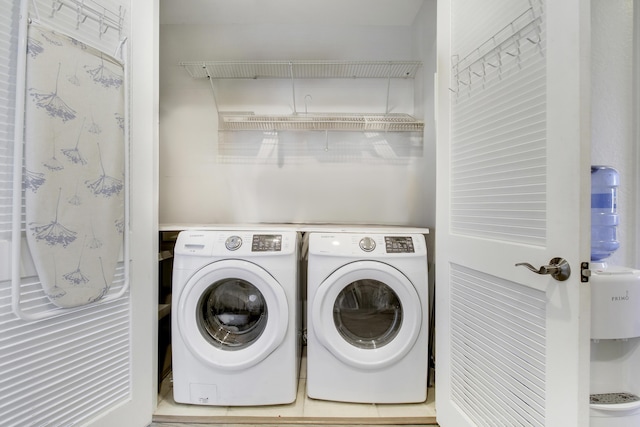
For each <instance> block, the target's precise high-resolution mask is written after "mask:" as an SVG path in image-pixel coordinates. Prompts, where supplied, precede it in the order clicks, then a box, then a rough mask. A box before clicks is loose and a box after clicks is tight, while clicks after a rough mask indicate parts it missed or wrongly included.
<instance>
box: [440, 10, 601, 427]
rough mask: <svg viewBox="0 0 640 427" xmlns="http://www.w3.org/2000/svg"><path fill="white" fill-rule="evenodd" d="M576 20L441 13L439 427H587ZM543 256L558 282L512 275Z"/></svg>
mask: <svg viewBox="0 0 640 427" xmlns="http://www.w3.org/2000/svg"><path fill="white" fill-rule="evenodd" d="M588 10H589V2H588V1H586V2H585V1H579V0H571V1H563V2H545V1H540V0H530V1H527V0H518V1H516V0H484V1H476V0H451V1H439V2H438V58H439V64H438V86H439V87H438V99H439V106H438V162H437V163H438V173H437V179H438V200H437V220H436V223H437V243H436V246H437V278H436V297H437V301H436V304H437V310H436V315H437V321H436V322H437V323H436V330H437V335H436V337H437V338H436V339H437V342H436V352H437V356H436V364H437V369H436V375H437V378H436V382H437V387H436V389H437V395H436V405H437V413H438V422H439V423H440V425H441V426H443V427H464V426H486V427H490V426H491V427H493V426H562V427H571V426H573V427H578V426H585V425H588V405H587V404H588V363H589V349H588V342H589V340H588V326H589V323H588V299H586V298H587V295H588V285H587V284H582V283H581V278H580V261H581V260H583V261H587V260H588V245H589V231H588V230H589V228H588V225H589V224H588V211H589V198H588V194H589V175H588V171H589V151H590V148H589V147H590V145H589V134H588V130H589V115H588V113H589V102H590V100H589V85H588V63H587V62H586V61H587V59H588V55H585V54H584V53H585V52H588V23H589V13H588ZM554 257H562V258H565V259H566V260H568V261H569V264H570V266H571V268H572V273H571V276H570V277H569V279H568V280H566V281H562V282H561V281H557V280H554V279H553V278H552V277H551V276H549V275H537V274H535V273H532V272H530V271H529V270H527V269H525V268H523V267H516V266H515V264H517V263H521V262H528V263H531V264H534V265H535V266H536V267H538V266H542V265H545V264H548V263H549V261H550V260H551V259H552V258H554Z"/></svg>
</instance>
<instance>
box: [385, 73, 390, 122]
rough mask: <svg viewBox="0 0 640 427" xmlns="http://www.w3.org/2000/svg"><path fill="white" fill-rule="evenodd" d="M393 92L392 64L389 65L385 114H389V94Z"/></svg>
mask: <svg viewBox="0 0 640 427" xmlns="http://www.w3.org/2000/svg"><path fill="white" fill-rule="evenodd" d="M390 92H391V62H389V64H388V65H387V106H386V108H385V109H384V113H385V114H389V93H390Z"/></svg>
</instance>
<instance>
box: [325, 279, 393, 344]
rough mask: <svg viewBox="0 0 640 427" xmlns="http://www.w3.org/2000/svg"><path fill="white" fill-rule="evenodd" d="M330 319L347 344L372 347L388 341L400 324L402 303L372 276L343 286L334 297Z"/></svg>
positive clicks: (387, 287)
mask: <svg viewBox="0 0 640 427" xmlns="http://www.w3.org/2000/svg"><path fill="white" fill-rule="evenodd" d="M333 321H334V324H335V326H336V328H337V330H338V332H339V333H340V335H341V336H342V338H344V339H345V340H346V341H347V342H349V343H350V344H351V345H353V346H355V347H358V348H363V349H375V348H380V347H383V346H385V345H387V344H389V343H390V342H391V341H393V339H394V338H395V337H396V335H397V334H398V331H399V330H400V327H401V326H402V304H401V303H400V299H399V298H398V295H396V293H395V292H394V291H393V289H391V288H390V287H389V286H387V285H386V284H384V283H382V282H380V281H378V280H373V279H364V280H357V281H355V282H352V283H350V284H349V285H347V286H346V287H345V288H344V289H343V290H342V291H341V292H340V293H339V294H338V296H337V298H336V299H335V303H334V305H333Z"/></svg>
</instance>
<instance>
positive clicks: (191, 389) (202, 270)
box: [171, 230, 301, 406]
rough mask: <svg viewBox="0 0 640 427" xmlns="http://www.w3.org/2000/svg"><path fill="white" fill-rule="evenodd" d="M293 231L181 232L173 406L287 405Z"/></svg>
mask: <svg viewBox="0 0 640 427" xmlns="http://www.w3.org/2000/svg"><path fill="white" fill-rule="evenodd" d="M299 246H300V245H299V240H298V234H297V233H296V232H295V231H269V230H261V231H183V232H181V233H180V234H179V236H178V239H177V241H176V246H175V251H174V255H175V256H174V267H173V292H172V298H173V301H174V303H173V311H172V319H171V325H172V353H173V396H174V400H175V401H176V402H179V403H191V404H200V405H220V406H236V405H237V406H242V405H272V404H284V403H291V402H293V401H294V400H295V398H296V394H297V389H298V373H299V368H300V352H301V347H300V344H301V339H300V337H301V329H300V314H299V313H300V312H299V310H300V304H299V301H298V299H299V291H298V287H299V284H298V262H299Z"/></svg>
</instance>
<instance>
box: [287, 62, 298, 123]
mask: <svg viewBox="0 0 640 427" xmlns="http://www.w3.org/2000/svg"><path fill="white" fill-rule="evenodd" d="M289 75H290V76H291V93H292V95H293V114H298V109H297V108H296V82H295V78H294V77H293V62H291V61H289Z"/></svg>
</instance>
